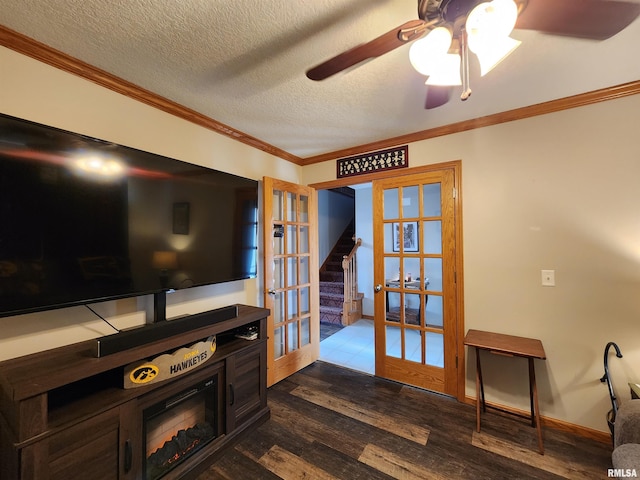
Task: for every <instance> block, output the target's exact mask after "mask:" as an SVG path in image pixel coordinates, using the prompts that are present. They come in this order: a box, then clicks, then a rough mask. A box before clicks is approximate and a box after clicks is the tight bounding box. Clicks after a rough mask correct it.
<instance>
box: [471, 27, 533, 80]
mask: <svg viewBox="0 0 640 480" xmlns="http://www.w3.org/2000/svg"><path fill="white" fill-rule="evenodd" d="M521 43H522V42H521V41H520V40H515V39H513V38H511V37H504V38H501V39H499V40H496V41H495V42H492V43H487V44H485V45H483V46H482V48H480V49H476V50H475V51H474V52H473V53H475V54H476V57H478V62H479V63H480V76H482V77H484V76H485V75H486V74H487V73H489V72H490V71H491V70H493V69H494V67H496V65H498V64H499V63H500V62H501V61H502V60H504V59H505V58H507V57H508V56H509V55H510V54H511V53H512V52H513V51H514V50H515V49H516V48H518V47H519V46H520V44H521ZM469 48H471V46H469Z"/></svg>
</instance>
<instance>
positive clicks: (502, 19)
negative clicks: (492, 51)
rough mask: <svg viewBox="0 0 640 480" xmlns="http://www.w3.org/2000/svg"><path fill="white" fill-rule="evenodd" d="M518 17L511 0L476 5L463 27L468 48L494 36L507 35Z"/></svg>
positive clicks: (492, 38) (494, 37) (498, 0)
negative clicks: (467, 39)
mask: <svg viewBox="0 0 640 480" xmlns="http://www.w3.org/2000/svg"><path fill="white" fill-rule="evenodd" d="M517 18H518V6H517V5H516V4H515V2H514V1H513V0H493V1H492V2H484V3H481V4H479V5H477V6H476V7H475V8H474V9H473V10H471V13H469V16H468V17H467V22H466V25H465V28H466V30H467V34H468V35H469V48H471V50H472V51H474V52H475V50H473V46H472V44H474V43H475V44H476V45H480V44H482V42H485V41H488V42H492V41H494V40H495V39H496V38H503V37H507V36H509V34H510V33H511V32H512V31H513V27H514V26H515V24H516V20H517Z"/></svg>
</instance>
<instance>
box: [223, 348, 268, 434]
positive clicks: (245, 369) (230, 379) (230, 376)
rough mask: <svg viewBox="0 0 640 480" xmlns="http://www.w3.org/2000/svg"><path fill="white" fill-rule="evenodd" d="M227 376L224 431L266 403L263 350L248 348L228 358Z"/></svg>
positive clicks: (232, 428) (236, 425) (230, 430)
mask: <svg viewBox="0 0 640 480" xmlns="http://www.w3.org/2000/svg"><path fill="white" fill-rule="evenodd" d="M256 347H258V345H256ZM226 378H227V382H226V383H227V385H226V424H227V425H226V426H227V428H226V431H227V433H230V432H232V431H233V430H234V429H236V428H238V427H239V426H240V425H242V424H243V423H244V422H246V421H247V420H249V419H250V418H251V417H252V416H253V415H255V414H257V413H258V412H259V411H260V410H261V409H263V408H265V407H266V406H267V394H266V393H267V392H266V383H265V381H264V379H265V378H266V355H265V349H264V348H250V349H247V350H244V351H242V352H239V353H236V354H235V355H231V356H230V357H228V358H227V361H226Z"/></svg>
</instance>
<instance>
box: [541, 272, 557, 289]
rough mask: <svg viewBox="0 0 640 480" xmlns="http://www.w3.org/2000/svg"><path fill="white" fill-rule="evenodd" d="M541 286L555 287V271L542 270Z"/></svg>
mask: <svg viewBox="0 0 640 480" xmlns="http://www.w3.org/2000/svg"><path fill="white" fill-rule="evenodd" d="M542 286H543V287H555V286H556V271H555V270H542Z"/></svg>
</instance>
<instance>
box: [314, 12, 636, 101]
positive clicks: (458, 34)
mask: <svg viewBox="0 0 640 480" xmlns="http://www.w3.org/2000/svg"><path fill="white" fill-rule="evenodd" d="M505 3H506V4H511V5H513V7H511V6H508V8H511V9H513V8H515V9H516V10H515V13H513V12H512V13H513V15H514V16H513V19H512V20H511V22H512V24H511V28H510V29H509V30H508V32H507V37H508V33H509V32H510V31H511V29H512V28H514V25H513V22H515V28H517V29H526V30H537V31H540V32H544V33H549V34H553V35H561V36H569V37H578V38H587V39H593V40H605V39H607V38H609V37H611V36H613V35H615V34H616V33H618V32H620V31H622V30H623V29H624V28H626V27H627V26H628V25H629V24H630V23H631V22H632V21H633V20H634V19H635V18H636V17H637V16H638V15H639V14H640V4H638V3H633V2H629V1H623V0H494V1H491V2H489V1H487V0H418V19H415V20H409V21H408V22H405V23H403V24H402V25H400V26H398V27H396V28H394V29H393V30H390V31H388V32H387V33H384V34H383V35H380V36H379V37H376V38H374V39H373V40H371V41H369V42H367V43H363V44H361V45H358V46H356V47H354V48H351V49H350V50H347V51H345V52H342V53H340V54H338V55H336V56H335V57H332V58H330V59H328V60H326V61H324V62H322V63H321V64H319V65H317V66H315V67H313V68H311V69H310V70H308V71H307V77H308V78H309V79H311V80H317V81H319V80H324V79H326V78H329V77H330V76H332V75H335V74H336V73H339V72H341V71H344V70H347V69H349V68H351V67H354V66H357V65H358V64H360V63H362V62H364V61H365V60H369V59H372V58H376V57H379V56H381V55H384V54H385V53H388V52H390V51H392V50H394V49H396V48H398V47H401V46H403V45H406V44H408V43H411V42H414V41H416V40H419V39H424V40H423V41H422V43H425V44H426V42H425V40H427V39H431V37H436V34H435V32H436V31H437V32H438V33H440V31H444V30H446V31H448V32H449V33H448V35H449V36H450V37H449V39H448V40H444V42H445V44H446V47H445V51H444V52H442V55H440V56H439V57H438V58H439V59H440V58H442V59H445V58H444V57H443V55H444V54H447V55H446V56H447V57H457V58H447V59H446V60H452V61H453V60H455V61H456V62H458V63H457V65H459V67H458V71H459V77H460V83H461V84H462V94H461V96H460V98H461V99H462V100H466V99H467V98H468V97H469V95H470V94H471V90H470V88H469V83H468V80H469V77H468V72H469V70H468V53H469V46H470V45H469V43H471V50H473V51H474V53H476V55H478V57H480V55H479V54H478V52H477V51H476V49H474V48H473V46H474V45H473V43H474V41H475V42H476V45H477V44H478V43H479V42H478V41H477V40H476V39H477V38H478V36H477V35H476V37H474V36H473V35H474V33H476V34H477V32H478V28H477V24H478V21H477V18H478V15H477V13H478V12H479V13H480V14H484V13H486V12H488V11H492V10H496V9H497V5H498V4H505ZM494 4H495V5H494ZM494 7H495V8H494ZM482 22H483V20H480V22H479V23H482ZM471 23H473V24H474V25H475V28H476V30H473V29H474V27H473V26H471V25H469V24H471ZM467 30H472V31H471V32H468V31H467ZM486 30H492V29H491V28H489V29H486ZM511 40H512V41H513V42H516V41H515V40H513V39H511ZM430 41H431V40H430ZM447 42H448V43H447ZM417 43H418V42H416V43H415V44H414V46H412V50H413V49H414V48H415V47H416V46H417ZM431 43H433V42H431ZM517 44H519V42H517ZM515 46H517V45H512V49H513V48H515ZM416 50H417V49H416ZM510 51H511V50H510ZM480 60H481V59H480ZM498 61H500V60H498ZM412 64H414V67H416V65H415V63H413V59H412ZM416 69H418V71H420V72H421V73H423V74H425V75H429V74H430V73H425V72H423V71H421V69H420V68H418V67H416ZM489 69H490V68H489ZM427 70H429V72H431V69H430V68H427ZM483 74H484V73H483ZM431 79H432V77H431V76H430V77H429V79H428V80H427V85H428V91H427V101H426V104H425V107H426V108H428V109H429V108H435V107H438V106H440V105H443V104H445V103H447V102H448V101H449V98H450V95H451V88H452V87H451V86H450V85H452V84H457V83H455V82H450V81H443V82H438V81H435V80H433V81H432V82H431V84H430V80H431ZM447 82H448V83H447Z"/></svg>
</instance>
